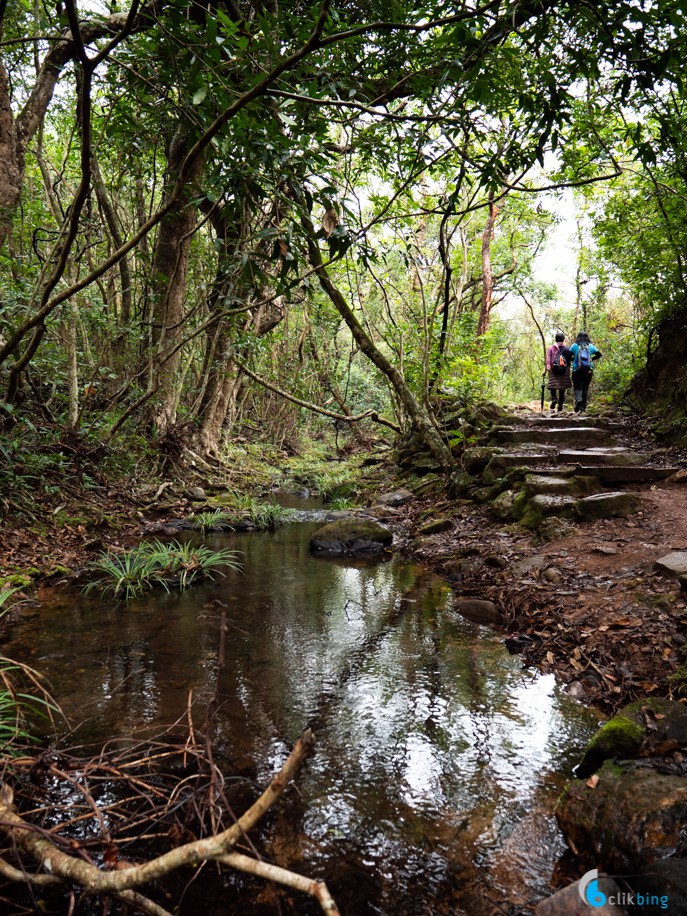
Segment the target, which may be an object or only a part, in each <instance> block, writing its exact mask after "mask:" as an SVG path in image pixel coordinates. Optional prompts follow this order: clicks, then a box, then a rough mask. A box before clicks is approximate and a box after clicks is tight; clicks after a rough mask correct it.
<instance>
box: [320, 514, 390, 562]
mask: <svg viewBox="0 0 687 916" xmlns="http://www.w3.org/2000/svg"><path fill="white" fill-rule="evenodd" d="M393 537H394V536H393V534H392V532H391V531H389V529H388V528H385V527H384V525H380V524H379V523H378V522H374V521H372V520H371V519H364V518H344V519H340V520H339V521H335V522H330V523H329V524H327V525H324V526H323V527H322V528H318V529H317V531H316V532H315V533H314V534H313V536H312V537H311V538H310V549H311V550H312V551H315V552H326V553H330V554H342V553H346V554H374V553H381V552H382V551H383V550H384V549H385V548H386V547H388V546H389V545H390V544H391V542H392V541H393Z"/></svg>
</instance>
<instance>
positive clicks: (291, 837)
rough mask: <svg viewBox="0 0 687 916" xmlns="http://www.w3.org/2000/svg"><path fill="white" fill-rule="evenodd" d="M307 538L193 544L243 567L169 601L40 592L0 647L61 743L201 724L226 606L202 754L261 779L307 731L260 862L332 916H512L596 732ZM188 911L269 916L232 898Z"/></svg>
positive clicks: (434, 582) (538, 893)
mask: <svg viewBox="0 0 687 916" xmlns="http://www.w3.org/2000/svg"><path fill="white" fill-rule="evenodd" d="M313 527H314V525H313V524H307V523H301V524H293V525H288V526H286V527H284V528H282V529H280V530H279V531H277V532H276V533H274V534H242V535H212V536H209V537H208V538H207V539H206V543H207V544H208V545H209V546H211V547H213V548H220V547H231V548H234V549H238V550H240V551H241V552H242V562H243V565H244V572H243V574H237V573H234V572H228V573H227V575H226V577H225V578H218V579H217V580H216V581H215V582H214V583H211V584H209V585H204V586H199V587H195V588H193V589H191V590H190V591H188V592H186V593H184V594H171V595H166V594H162V595H159V596H158V595H156V596H154V597H151V598H147V599H145V600H144V601H140V602H133V603H130V604H129V605H128V606H125V605H123V604H121V603H118V602H113V601H100V600H94V599H93V598H92V597H88V598H86V597H84V596H83V595H81V594H80V593H78V592H74V591H71V590H69V591H60V592H45V593H44V594H43V595H41V600H42V606H41V607H40V608H39V609H38V610H36V611H35V613H34V615H33V619H30V620H25V621H24V622H23V623H22V624H21V625H20V626H19V627H17V629H16V630H15V631H14V632H13V634H12V642H11V643H10V644H8V645H6V646H5V647H4V651H5V653H6V654H7V655H9V656H11V657H14V658H18V659H21V660H24V661H27V662H29V663H30V664H32V665H33V666H34V667H36V668H37V669H38V670H40V671H42V672H44V673H45V674H46V675H47V676H48V677H49V679H50V681H51V684H52V688H53V692H54V694H55V696H56V698H57V700H58V701H59V702H60V703H61V705H62V707H63V708H64V710H65V712H66V713H67V714H68V715H69V716H70V718H71V719H72V720H73V721H79V722H81V723H82V725H81V727H80V729H79V730H78V732H77V736H78V739H79V740H82V741H86V740H89V741H90V740H94V739H103V738H105V737H108V736H111V735H113V734H114V735H122V734H123V735H127V734H131V733H132V731H133V730H134V729H136V728H137V727H139V726H151V727H152V726H157V725H159V724H169V723H172V722H174V721H176V720H181V719H183V718H184V716H185V713H186V708H187V702H188V696H189V691H193V697H194V707H195V708H196V709H197V720H198V722H199V723H200V722H202V716H203V711H204V703H205V701H206V700H207V698H208V697H209V696H210V694H211V693H212V690H213V688H214V679H215V674H216V661H217V651H218V640H219V621H220V615H221V612H222V610H226V613H227V616H228V622H229V634H228V644H227V651H226V663H225V669H224V673H223V675H222V680H221V694H220V703H221V705H220V709H219V713H218V723H217V724H218V728H217V742H216V744H217V759H218V760H220V761H224V762H225V764H226V766H227V768H228V769H229V770H231V771H232V772H240V773H246V774H250V775H251V776H253V777H255V778H256V779H257V780H258V782H259V783H264V782H265V781H267V780H268V779H269V777H270V776H271V774H272V773H273V772H274V769H275V768H276V767H277V766H278V765H279V764H280V763H281V762H282V761H283V759H284V757H285V756H286V755H287V753H288V751H289V750H290V748H291V746H292V744H293V742H294V741H295V739H296V738H297V737H298V735H299V734H300V733H301V731H302V730H303V729H304V728H305V727H306V726H310V727H312V728H313V730H314V731H315V733H316V736H317V752H316V754H315V756H314V757H313V758H312V759H311V760H310V761H309V762H308V764H307V765H306V768H305V769H304V770H303V772H302V773H301V775H300V777H299V780H298V792H293V791H292V792H290V793H289V794H288V796H287V797H285V798H284V800H283V801H282V803H281V804H280V807H279V810H278V812H277V814H276V815H275V817H274V823H273V825H272V827H271V834H270V837H271V838H270V839H268V850H267V851H268V852H271V853H272V855H273V856H274V858H275V860H276V861H277V862H278V864H281V865H284V866H285V867H292V868H294V869H296V870H299V871H302V872H304V873H306V874H310V875H313V876H318V877H323V878H325V880H327V882H328V884H329V885H330V888H331V890H332V892H333V894H334V896H335V897H336V898H337V901H338V903H339V905H340V906H341V909H342V911H343V912H344V913H347V914H351V916H357V914H365V913H371V914H372V913H377V914H379V913H388V914H394V916H395V914H425V913H432V914H437V913H444V912H445V913H451V914H459V913H463V912H469V913H471V914H475V916H480V914H482V913H485V914H486V913H492V912H504V913H505V912H528V911H529V908H530V906H531V905H532V903H533V902H534V901H536V900H537V899H539V898H541V897H542V896H544V895H545V894H546V893H547V890H548V882H549V878H550V874H551V869H552V867H553V864H554V862H555V861H556V859H557V857H558V856H559V855H560V853H561V852H562V850H563V843H562V840H561V839H560V838H559V837H558V834H557V831H556V827H555V823H554V821H553V818H552V815H551V813H550V812H551V810H552V807H553V802H554V800H555V798H556V796H557V795H558V793H559V792H560V790H561V788H562V786H563V784H564V782H565V780H566V779H567V778H568V776H569V774H570V770H571V767H572V765H573V764H574V763H575V762H576V760H577V759H578V757H579V752H580V749H581V748H582V747H583V745H584V743H585V742H586V740H587V739H588V737H589V736H590V734H591V733H592V732H593V731H594V729H595V728H596V724H597V717H596V716H595V715H594V714H593V713H592V712H590V711H588V710H586V709H584V708H583V707H581V706H580V705H579V704H577V703H576V702H575V701H573V700H571V699H569V698H568V697H566V696H565V695H564V694H562V693H561V692H560V691H559V690H558V689H557V688H556V686H555V684H554V680H553V677H551V676H541V675H539V674H538V673H536V672H533V671H530V670H523V669H522V667H521V661H520V660H519V659H518V658H517V657H512V656H509V655H508V653H507V652H506V650H505V649H504V647H503V644H502V639H501V638H500V637H499V636H498V635H496V634H493V633H492V632H491V631H489V630H487V629H485V628H481V627H478V626H476V625H474V624H471V623H468V622H467V621H464V620H462V619H461V618H460V617H458V616H457V615H456V614H454V613H453V612H452V611H451V607H450V604H451V602H450V599H451V594H450V591H449V589H448V588H447V587H446V586H445V585H444V584H443V583H442V582H441V581H440V580H438V579H437V578H435V577H434V576H432V575H431V574H428V573H426V572H424V571H422V570H421V569H419V568H417V567H413V566H411V565H409V564H407V563H405V562H402V561H400V560H398V559H393V560H391V561H390V562H383V563H379V564H376V565H369V564H365V563H359V562H356V561H352V560H346V561H342V560H326V559H319V558H314V557H312V556H311V555H310V553H309V551H308V538H309V535H310V533H311V531H312V529H313ZM234 883H236V882H234ZM238 883H239V884H240V882H238ZM232 886H233V885H232ZM239 889H240V888H239ZM507 904H508V905H512V906H513V907H514V908H513V909H508V907H507ZM203 907H204V909H205V910H206V911H207V913H208V914H211V913H215V912H216V913H220V912H222V913H227V912H229V913H239V912H240V913H246V914H251V913H258V912H260V913H262V912H276V910H274V908H267V909H264V907H263V904H261V903H259V902H258V901H257V900H254V901H252V902H251V900H250V899H247V898H246V896H245V895H244V898H243V902H241V903H240V904H239V903H233V904H232V903H231V902H229V899H228V898H226V897H223V899H222V900H221V901H220V900H216V901H213V900H208V901H205V902H204V904H203ZM227 907H229V908H228V909H227ZM261 907H263V908H261ZM294 907H295V909H294V910H293V912H301V913H309V912H317V909H316V908H315V907H314V906H313V905H311V904H310V903H309V902H308V901H304V900H303V899H302V898H298V897H296V898H295V903H294ZM187 912H189V913H192V912H194V910H193V909H188V910H187ZM289 912H291V910H289Z"/></svg>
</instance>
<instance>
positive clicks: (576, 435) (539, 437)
mask: <svg viewBox="0 0 687 916" xmlns="http://www.w3.org/2000/svg"><path fill="white" fill-rule="evenodd" d="M494 437H495V439H496V441H497V442H499V443H502V444H503V445H515V444H522V443H531V444H532V445H559V446H560V445H577V446H578V447H582V448H584V447H586V446H587V445H590V446H594V445H596V446H600V445H611V444H612V442H613V438H612V436H611V435H610V433H609V432H608V430H606V429H600V428H599V427H596V426H570V425H566V426H558V427H554V428H547V427H541V428H539V429H537V428H534V427H530V428H524V429H523V428H520V429H517V428H516V429H509V428H503V427H497V429H495V430H494Z"/></svg>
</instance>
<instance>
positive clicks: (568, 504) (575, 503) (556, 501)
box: [522, 492, 642, 528]
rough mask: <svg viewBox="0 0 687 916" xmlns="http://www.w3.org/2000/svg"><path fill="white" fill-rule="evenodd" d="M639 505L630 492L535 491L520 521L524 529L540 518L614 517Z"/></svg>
mask: <svg viewBox="0 0 687 916" xmlns="http://www.w3.org/2000/svg"><path fill="white" fill-rule="evenodd" d="M641 505H642V502H641V500H640V499H639V497H638V496H635V495H634V494H633V493H623V492H612V493H595V494H594V495H593V496H585V497H583V498H582V499H575V498H574V497H571V496H557V495H554V494H549V493H539V494H538V495H536V496H533V497H532V499H530V500H529V502H528V503H527V506H526V509H525V512H524V515H523V516H522V524H523V525H524V526H525V527H526V528H538V527H539V525H540V524H541V522H542V520H543V519H545V518H549V517H551V516H556V517H557V518H564V519H579V520H580V521H583V520H585V519H586V520H590V519H601V518H616V517H618V516H626V515H632V513H633V512H636V511H637V510H638V509H639V508H640V507H641Z"/></svg>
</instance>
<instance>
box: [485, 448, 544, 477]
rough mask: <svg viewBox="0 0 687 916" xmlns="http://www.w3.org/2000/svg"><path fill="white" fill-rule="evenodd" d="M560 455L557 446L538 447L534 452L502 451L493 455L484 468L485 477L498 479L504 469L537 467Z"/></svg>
mask: <svg viewBox="0 0 687 916" xmlns="http://www.w3.org/2000/svg"><path fill="white" fill-rule="evenodd" d="M557 457H558V451H557V450H556V449H555V448H550V449H537V450H536V451H533V452H525V451H519V450H518V451H512V452H505V451H504V452H501V453H497V454H495V455H492V457H491V459H490V461H489V463H488V464H487V466H486V468H485V470H484V479H485V480H487V479H496V478H497V477H502V476H503V473H504V471H507V470H509V469H510V468H519V467H528V468H529V467H537V466H538V465H540V464H544V463H545V462H553V461H555V460H556V458H557Z"/></svg>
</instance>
